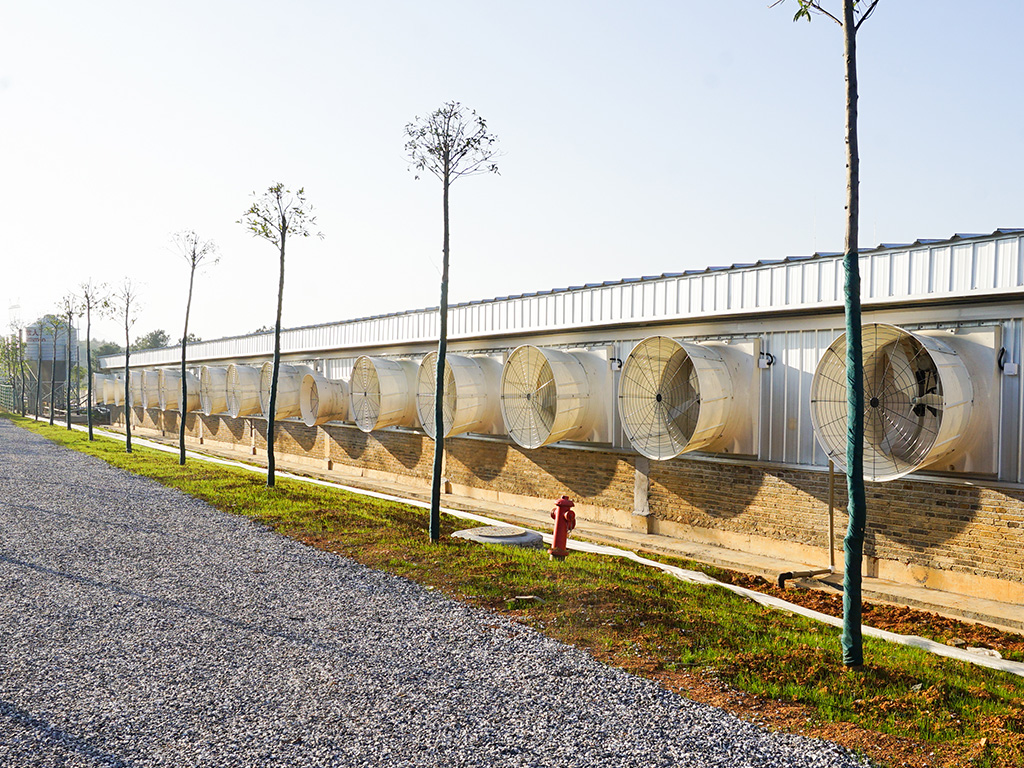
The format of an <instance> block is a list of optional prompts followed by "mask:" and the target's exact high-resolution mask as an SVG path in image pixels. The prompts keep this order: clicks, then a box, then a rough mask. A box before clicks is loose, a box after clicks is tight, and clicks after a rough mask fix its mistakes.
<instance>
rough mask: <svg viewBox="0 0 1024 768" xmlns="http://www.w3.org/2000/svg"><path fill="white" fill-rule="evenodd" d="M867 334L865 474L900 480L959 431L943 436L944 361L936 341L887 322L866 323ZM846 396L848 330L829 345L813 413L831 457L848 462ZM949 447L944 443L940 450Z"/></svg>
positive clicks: (841, 463) (931, 457)
mask: <svg viewBox="0 0 1024 768" xmlns="http://www.w3.org/2000/svg"><path fill="white" fill-rule="evenodd" d="M861 337H862V344H863V360H864V477H865V479H868V480H872V481H885V480H894V479H896V478H898V477H902V476H903V475H905V474H907V473H908V472H913V471H914V470H915V469H918V468H919V467H921V466H923V465H924V464H926V463H928V462H929V461H931V460H934V458H935V453H936V449H937V448H938V447H939V446H941V445H947V444H948V443H950V442H951V441H952V440H955V439H956V438H957V437H958V435H955V434H954V435H949V436H946V435H943V439H942V440H941V441H940V440H939V437H940V433H942V432H943V418H944V411H945V408H946V399H945V396H944V393H943V385H944V382H943V379H942V376H941V375H940V365H938V364H937V360H936V357H935V356H934V354H935V353H936V352H937V349H936V347H937V344H936V342H934V341H931V340H926V339H924V338H922V337H919V336H915V335H914V334H912V333H910V332H908V331H905V330H903V329H902V328H897V327H895V326H891V325H883V324H880V323H873V324H869V325H865V326H864V327H863V329H862V331H861ZM929 347H931V348H929ZM938 362H940V363H941V360H939V361H938ZM961 365H962V364H961ZM968 386H969V384H968ZM846 397H847V393H846V335H845V334H843V335H842V336H840V337H839V338H838V339H836V340H835V342H833V343H832V345H831V346H830V347H829V348H828V349H827V350H826V351H825V354H824V355H823V356H822V358H821V360H820V361H819V363H818V368H817V370H816V371H815V373H814V381H813V383H812V385H811V420H812V423H813V424H814V431H815V434H816V435H817V437H818V440H819V441H820V442H821V444H822V447H823V448H824V449H825V452H826V453H827V454H828V456H829V458H831V459H832V460H833V461H835V463H836V466H838V467H841V468H843V469H845V467H846V443H847V400H846ZM957 405H958V406H963V405H964V403H963V402H959V403H957ZM956 426H959V420H957V424H956ZM947 431H948V430H947ZM948 450H949V449H948V448H944V449H942V450H939V451H938V454H939V455H941V454H942V453H945V452H947V451H948Z"/></svg>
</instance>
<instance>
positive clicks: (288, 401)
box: [260, 362, 314, 419]
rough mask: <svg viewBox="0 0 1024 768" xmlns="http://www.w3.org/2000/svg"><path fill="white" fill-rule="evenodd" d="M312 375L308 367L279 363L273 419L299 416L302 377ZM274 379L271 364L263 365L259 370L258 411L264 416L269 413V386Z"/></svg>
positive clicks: (272, 365)
mask: <svg viewBox="0 0 1024 768" xmlns="http://www.w3.org/2000/svg"><path fill="white" fill-rule="evenodd" d="M309 373H314V371H313V369H312V368H310V367H309V366H308V365H289V364H287V363H281V365H280V366H279V369H278V372H277V402H276V403H274V410H275V411H276V412H277V413H276V414H275V418H278V419H287V418H290V417H293V416H299V415H300V414H301V413H302V409H301V407H300V406H299V390H300V389H301V388H302V377H303V376H305V375H306V374H309ZM273 377H274V364H273V362H269V363H264V364H263V367H262V368H261V369H260V410H261V411H262V413H263V415H264V416H267V415H268V414H269V413H270V385H271V383H272V382H273Z"/></svg>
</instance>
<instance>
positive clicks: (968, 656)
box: [72, 424, 1024, 677]
mask: <svg viewBox="0 0 1024 768" xmlns="http://www.w3.org/2000/svg"><path fill="white" fill-rule="evenodd" d="M72 427H73V428H74V429H77V430H78V431H80V432H85V431H86V428H85V427H84V426H80V425H77V424H72ZM93 433H94V434H95V435H98V436H100V437H107V438H110V439H113V440H120V441H121V442H124V439H125V436H124V435H122V434H119V433H117V432H107V431H106V430H101V429H95V428H94V429H93ZM132 442H133V443H136V444H138V445H143V446H145V447H147V448H153V449H154V450H158V451H164V452H165V453H177V452H178V448H177V446H173V447H172V446H168V445H163V444H161V443H155V442H152V441H150V440H146V439H145V438H137V437H135V436H134V435H133V436H132ZM187 455H188V456H190V457H191V458H194V459H197V460H199V461H206V462H209V463H211V464H221V465H223V466H227V467H238V468H240V469H246V470H249V471H252V472H265V471H266V470H265V469H264V468H263V467H257V466H253V465H251V464H242V463H240V462H237V461H232V460H231V459H221V458H219V457H216V456H208V455H205V454H201V453H194V452H192V451H187ZM277 476H278V477H284V478H288V479H289V480H298V481H300V482H304V483H312V484H314V485H322V486H326V487H328V488H338V489H340V490H343V491H348V492H349V493H355V494H359V495H361V496H370V497H372V498H375V499H383V500H385V501H395V502H398V503H400V504H408V505H410V506H413V507H422V508H425V509H429V508H430V505H429V504H427V503H426V502H422V501H416V500H415V499H406V498H402V497H401V496H393V495H391V494H387V493H378V492H376V491H368V490H365V489H363V488H354V487H351V486H347V485H342V484H341V483H332V482H330V481H329V480H320V479H318V478H314V477H302V476H301V475H293V474H290V473H288V472H278V473H277ZM441 511H442V512H444V513H445V514H448V515H451V516H453V517H456V518H459V519H461V520H471V521H473V522H476V523H482V524H483V525H497V526H503V525H508V523H506V522H504V521H502V520H496V519H494V518H490V517H484V516H483V515H477V514H474V513H472V512H463V511H462V510H458V509H449V508H447V507H441ZM542 535H543V537H544V541H545V543H548V544H550V543H551V534H542ZM568 546H569V549H572V550H575V551H578V552H589V553H591V554H596V555H607V556H609V557H623V558H626V559H627V560H632V561H634V562H636V563H639V564H641V565H646V566H650V567H651V568H657V569H659V570H661V571H664V572H665V573H667V574H670V575H671V576H674V577H675V578H677V579H679V580H680V581H685V582H689V583H691V584H705V585H708V586H717V587H721V588H722V589H727V590H729V591H730V592H734V593H736V594H737V595H740V596H742V597H745V598H747V599H749V600H753V601H754V602H755V603H759V604H760V605H764V606H766V607H768V608H774V609H776V610H780V611H786V612H788V613H794V614H797V615H798V616H803V617H805V618H808V619H812V620H814V621H819V622H821V623H823V624H828V625H829V626H832V627H842V626H843V620H842V619H840V618H837V617H835V616H829V615H828V614H825V613H820V612H818V611H814V610H811V609H810V608H804V607H803V606H800V605H794V604H793V603H788V602H786V601H785V600H782V599H780V598H777V597H772V596H771V595H766V594H764V593H762V592H757V591H755V590H753V589H747V588H746V587H740V586H737V585H735V584H726V583H724V582H721V581H718V580H716V579H713V578H711V577H710V576H708V575H707V574H706V573H701V572H699V571H690V570H686V569H685V568H677V567H676V566H674V565H666V564H665V563H659V562H657V561H655V560H649V559H647V558H646V557H642V556H641V555H639V554H637V553H636V552H632V551H630V550H626V549H619V548H618V547H609V546H606V545H604V544H592V543H591V542H588V541H578V540H572V539H570V540H569V544H568ZM863 633H864V635H865V636H867V637H874V638H877V639H879V640H887V641H888V642H890V643H898V644H899V645H906V646H910V647H911V648H917V649H919V650H922V651H927V652H928V653H933V654H935V655H936V656H945V657H947V658H950V659H957V660H958V661H966V662H967V663H969V664H975V665H977V666H979V667H988V668H989V669H997V670H999V671H1000V672H1009V673H1010V674H1013V675H1018V676H1020V677H1024V662H1019V661H1009V660H1007V659H996V658H993V657H991V656H983V655H980V654H977V653H972V652H971V651H966V650H963V649H961V648H954V647H952V646H948V645H943V644H942V643H936V642H935V641H933V640H927V639H925V638H923V637H918V636H917V635H899V634H896V633H895V632H887V631H885V630H884V629H875V628H874V627H868V626H863Z"/></svg>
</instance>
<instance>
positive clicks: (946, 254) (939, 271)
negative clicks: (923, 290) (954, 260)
mask: <svg viewBox="0 0 1024 768" xmlns="http://www.w3.org/2000/svg"><path fill="white" fill-rule="evenodd" d="M950 254H951V250H950V249H949V248H935V249H933V250H932V259H931V262H932V263H931V267H932V273H931V284H930V285H929V286H928V291H929V293H936V294H940V295H941V294H947V293H949V289H950V285H951V283H950V275H951V274H952V264H951V262H950Z"/></svg>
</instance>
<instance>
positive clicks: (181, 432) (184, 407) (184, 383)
mask: <svg viewBox="0 0 1024 768" xmlns="http://www.w3.org/2000/svg"><path fill="white" fill-rule="evenodd" d="M195 278H196V265H195V263H194V262H193V264H192V271H191V272H190V273H189V276H188V302H187V303H186V304H185V330H184V331H183V332H182V334H181V400H180V402H179V403H178V405H179V406H180V407H179V408H178V412H179V413H180V414H181V416H180V418H179V420H178V464H179V465H181V466H185V416H186V415H187V414H188V380H187V378H186V375H187V374H186V372H185V359H186V357H185V355H186V351H185V350H186V346H187V345H188V341H187V339H188V316H189V313H190V312H191V311H192V284H193V283H194V282H195Z"/></svg>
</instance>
